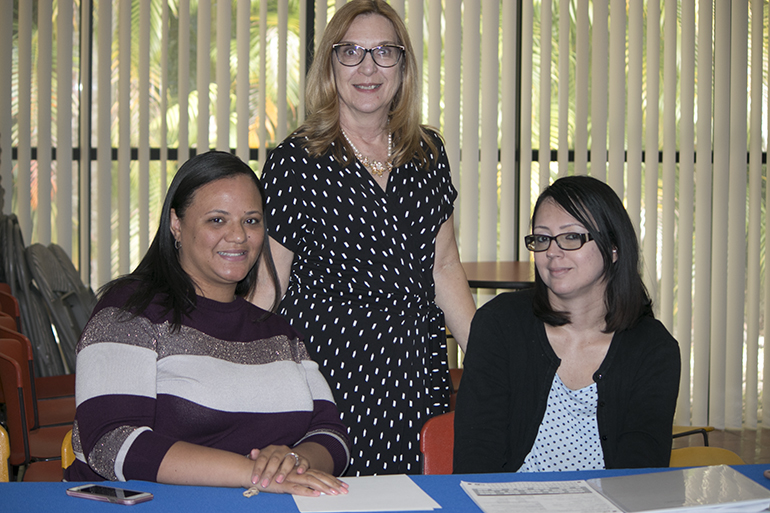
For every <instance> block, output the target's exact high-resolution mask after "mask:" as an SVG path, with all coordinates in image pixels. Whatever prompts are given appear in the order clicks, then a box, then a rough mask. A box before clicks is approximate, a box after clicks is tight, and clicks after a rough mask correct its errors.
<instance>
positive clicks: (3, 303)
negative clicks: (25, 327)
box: [0, 291, 21, 333]
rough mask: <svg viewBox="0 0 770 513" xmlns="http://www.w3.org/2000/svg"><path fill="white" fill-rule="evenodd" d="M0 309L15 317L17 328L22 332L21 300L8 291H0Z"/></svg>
mask: <svg viewBox="0 0 770 513" xmlns="http://www.w3.org/2000/svg"><path fill="white" fill-rule="evenodd" d="M0 310H2V311H3V312H5V313H7V314H8V315H10V316H11V317H13V319H14V320H15V321H16V330H17V331H19V332H20V333H21V309H19V301H18V300H17V299H16V298H15V297H13V296H12V295H10V294H8V293H7V292H2V291H0Z"/></svg>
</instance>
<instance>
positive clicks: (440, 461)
mask: <svg viewBox="0 0 770 513" xmlns="http://www.w3.org/2000/svg"><path fill="white" fill-rule="evenodd" d="M454 422H455V413H454V412H453V411H450V412H449V413H444V414H443V415H437V416H435V417H433V418H430V419H428V421H427V422H426V423H425V425H423V426H422V430H421V431H420V452H422V473H423V474H451V473H452V458H453V456H454V440H455V425H454Z"/></svg>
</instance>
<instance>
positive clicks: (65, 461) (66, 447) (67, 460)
mask: <svg viewBox="0 0 770 513" xmlns="http://www.w3.org/2000/svg"><path fill="white" fill-rule="evenodd" d="M73 461H75V451H74V450H73V449H72V430H71V429H70V430H69V431H67V434H66V435H64V440H62V443H61V468H62V469H66V468H67V467H69V466H70V465H72V462H73Z"/></svg>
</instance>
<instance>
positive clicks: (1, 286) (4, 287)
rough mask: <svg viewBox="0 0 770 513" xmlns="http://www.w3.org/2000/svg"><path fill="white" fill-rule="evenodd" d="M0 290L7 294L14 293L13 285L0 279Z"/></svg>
mask: <svg viewBox="0 0 770 513" xmlns="http://www.w3.org/2000/svg"><path fill="white" fill-rule="evenodd" d="M0 292H5V293H6V294H13V291H12V290H11V286H10V285H9V284H7V283H4V282H1V281H0Z"/></svg>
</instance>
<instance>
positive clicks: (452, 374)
mask: <svg viewBox="0 0 770 513" xmlns="http://www.w3.org/2000/svg"><path fill="white" fill-rule="evenodd" d="M462 377H463V370H462V369H449V378H450V379H451V380H452V393H451V394H450V395H449V411H455V403H457V391H458V390H460V380H461V379H462Z"/></svg>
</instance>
